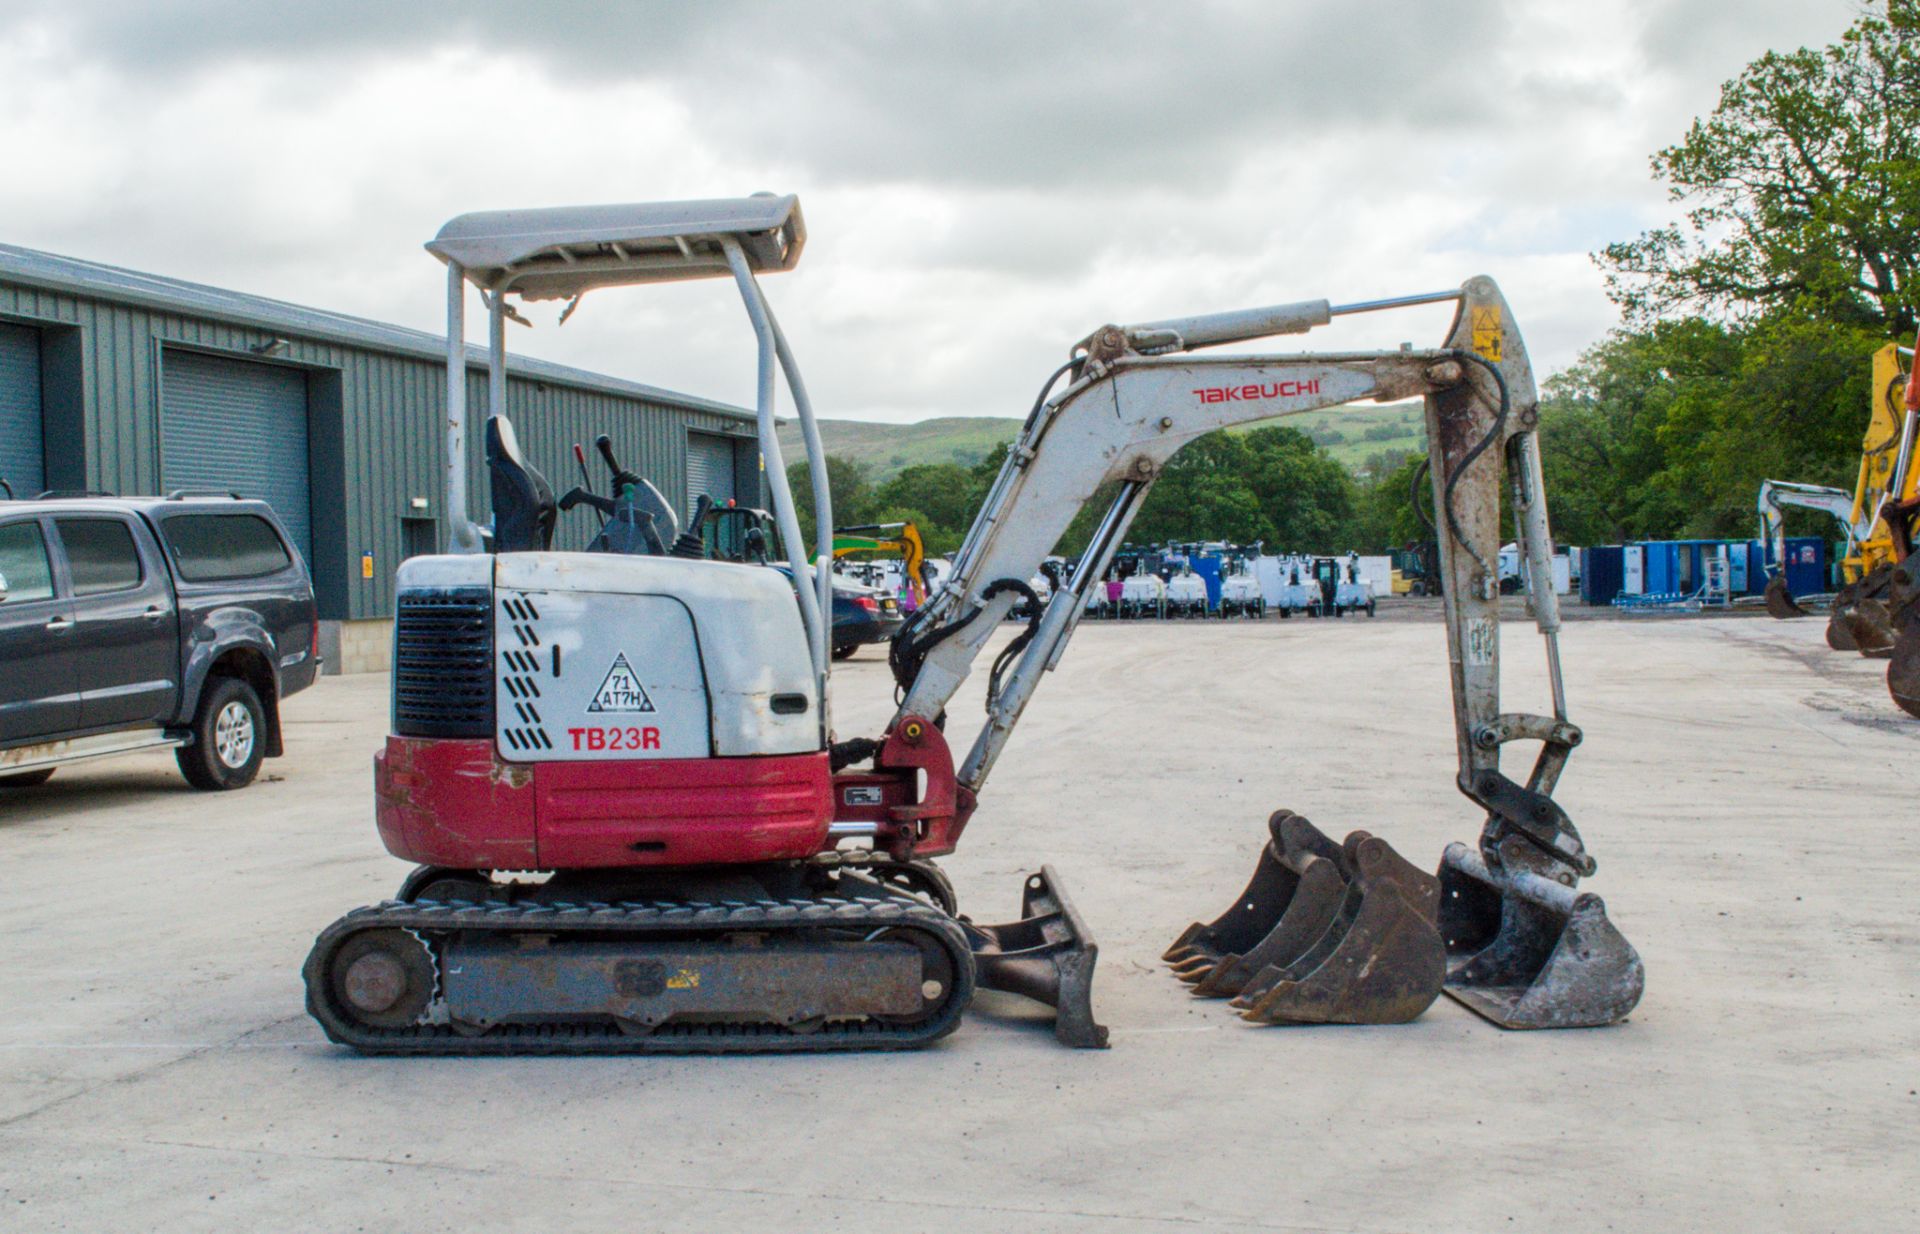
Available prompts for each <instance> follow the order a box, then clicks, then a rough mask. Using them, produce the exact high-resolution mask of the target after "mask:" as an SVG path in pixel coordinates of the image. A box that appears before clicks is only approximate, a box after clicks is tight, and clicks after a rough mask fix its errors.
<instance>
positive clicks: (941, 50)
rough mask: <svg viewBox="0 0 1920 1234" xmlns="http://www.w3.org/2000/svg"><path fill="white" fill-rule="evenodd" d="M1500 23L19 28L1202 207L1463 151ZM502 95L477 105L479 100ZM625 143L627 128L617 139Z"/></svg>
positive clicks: (233, 20) (1203, 10) (589, 12)
mask: <svg viewBox="0 0 1920 1234" xmlns="http://www.w3.org/2000/svg"><path fill="white" fill-rule="evenodd" d="M1500 7H1501V6H1498V5H1493V4H1480V5H1435V4H1431V3H1427V2H1425V0H1409V2H1406V3H1401V4H1396V5H1372V6H1368V10H1367V16H1366V18H1365V19H1364V20H1359V21H1356V20H1355V16H1356V14H1355V9H1354V8H1353V7H1352V6H1349V5H1345V4H1318V5H1313V6H1311V7H1305V6H1297V5H1289V6H1281V5H1274V4H1269V3H1259V2H1254V0H1239V2H1232V0H1214V2H1212V3H1205V4H1190V5H1172V6H1167V5H1158V6H1152V7H1147V6H1140V7H1135V8H1129V7H1128V6H1124V5H1113V4H1107V3H1094V2H1092V0H1086V2H1082V3H1048V4H1032V3H1022V4H1008V3H980V4H960V3H932V2H929V0H918V2H911V3H902V2H894V3H867V4H856V3H841V4H835V5H831V6H799V5H789V4H779V3H772V2H769V0H746V2H742V3H734V4H724V5H723V4H687V5H681V4H671V5H669V4H660V3H626V4H605V3H580V2H555V0H547V2H545V3H538V4H528V3H525V2H517V3H510V2H507V0H473V2H471V3H464V4H458V5H454V4H431V5H429V4H412V3H403V4H393V3H391V2H390V0H388V2H375V0H333V2H332V3H328V4H324V5H322V4H304V5H286V6H269V5H265V4H234V3H231V2H230V0H229V2H224V3H222V2H218V0H174V2H173V3H154V2H153V0H119V2H117V3H116V2H113V0H92V2H91V3H89V2H86V0H81V2H80V3H72V2H71V0H69V2H67V3H53V2H51V0H27V3H26V4H25V5H24V6H22V7H18V8H15V9H14V10H13V11H14V12H15V14H16V16H15V18H14V21H15V22H16V24H17V23H20V22H23V21H35V22H40V23H44V24H47V25H49V26H51V27H52V28H54V29H56V30H59V31H61V32H63V34H64V35H65V37H66V39H67V41H68V43H69V45H70V48H71V50H72V51H73V52H74V53H75V54H76V55H78V56H80V57H82V58H88V57H93V58H98V59H101V60H104V61H107V62H109V63H110V64H111V65H112V66H113V67H114V68H116V69H117V70H119V71H122V72H127V73H136V74H143V75H147V76H150V77H153V78H156V79H159V80H165V79H169V78H171V79H176V80H177V79H179V78H181V77H183V76H191V75H192V74H195V73H198V72H201V71H205V70H207V69H210V68H215V67H219V66H223V65H229V64H232V63H235V62H248V61H269V62H281V63H288V62H303V61H306V62H311V61H328V60H337V61H351V60H355V59H362V58H368V57H378V56H393V55H397V54H417V53H418V52H420V51H422V50H423V49H426V48H429V47H434V46H450V45H468V46H479V47H482V48H485V49H487V50H490V51H496V52H520V53H523V54H525V55H528V56H530V57H532V58H535V59H537V60H538V61H539V62H541V63H542V64H543V65H544V66H545V68H546V70H547V71H548V72H549V73H551V74H553V75H555V76H559V77H574V78H596V79H619V80H627V81H656V82H660V83H663V84H667V85H670V86H671V87H672V88H673V89H674V90H675V92H676V94H677V95H679V96H680V97H682V98H684V99H685V100H686V102H687V103H688V104H689V105H690V106H691V107H692V108H693V109H694V111H695V114H696V115H698V116H699V117H700V118H701V121H702V124H703V125H704V126H705V127H706V128H707V129H708V131H710V132H711V133H712V134H713V136H714V139H715V140H716V141H721V142H726V143H728V144H730V145H731V146H733V147H735V148H737V149H739V150H741V151H742V153H743V154H745V155H747V156H748V157H760V158H767V157H774V158H786V159H797V160H799V161H800V162H801V163H803V164H804V166H805V167H806V169H807V170H808V171H809V172H810V173H812V174H814V175H815V176H816V177H818V180H817V182H818V183H823V184H833V183H852V184H859V183H885V182H899V181H912V182H920V183H930V184H970V185H981V184H985V185H1046V184H1078V185H1087V184H1094V185H1110V186H1114V187H1119V186H1122V185H1125V186H1138V185H1141V184H1143V183H1144V184H1168V185H1181V184H1185V185H1193V186H1196V187H1201V188H1204V185H1205V182H1206V180H1207V178H1208V177H1212V176H1218V175H1221V174H1223V173H1224V172H1226V171H1227V170H1229V169H1231V167H1232V166H1233V165H1234V163H1235V162H1236V160H1238V159H1239V158H1242V157H1245V156H1246V155H1247V153H1248V151H1249V149H1254V150H1259V149H1266V150H1270V151H1272V152H1273V154H1274V155H1275V156H1276V157H1284V155H1285V153H1286V151H1287V149H1288V147H1289V144H1290V142H1291V141H1292V140H1293V139H1294V137H1295V136H1296V135H1298V134H1301V133H1304V132H1309V131H1310V132H1312V133H1314V134H1316V135H1325V134H1326V133H1329V132H1346V133H1350V134H1352V135H1353V136H1354V138H1355V140H1361V139H1363V135H1364V134H1365V132H1366V131H1367V130H1368V128H1369V126H1371V125H1375V124H1379V123H1382V122H1389V121H1391V122H1396V123H1407V122H1410V123H1412V124H1414V125H1415V126H1417V127H1418V128H1419V129H1421V130H1423V131H1425V132H1428V133H1437V134H1444V133H1450V132H1460V131H1464V130H1467V129H1470V128H1472V127H1473V126H1475V125H1478V124H1482V123H1486V122H1489V121H1491V120H1492V119H1494V115H1495V113H1494V109H1496V108H1503V107H1505V108H1510V107H1511V105H1512V102H1513V98H1512V95H1511V93H1510V92H1507V93H1506V94H1505V95H1504V97H1503V93H1502V92H1501V91H1496V90H1489V89H1486V88H1483V84H1482V82H1483V79H1482V78H1481V77H1480V76H1478V75H1477V73H1476V69H1478V68H1483V67H1484V66H1486V65H1488V64H1490V63H1491V60H1492V57H1493V55H1494V53H1495V52H1496V50H1497V48H1498V45H1499V36H1500V32H1501V29H1502V14H1501V12H1500ZM484 88H485V83H484V82H476V83H475V89H476V95H479V94H480V93H482V92H483V91H484ZM605 123H606V124H607V126H608V128H609V131H610V134H617V131H618V127H619V126H618V119H617V118H615V117H610V118H607V119H606V121H605Z"/></svg>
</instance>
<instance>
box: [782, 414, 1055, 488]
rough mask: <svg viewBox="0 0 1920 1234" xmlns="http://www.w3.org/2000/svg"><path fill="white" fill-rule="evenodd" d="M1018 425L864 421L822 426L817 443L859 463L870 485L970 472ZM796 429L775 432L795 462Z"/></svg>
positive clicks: (982, 420) (972, 419)
mask: <svg viewBox="0 0 1920 1234" xmlns="http://www.w3.org/2000/svg"><path fill="white" fill-rule="evenodd" d="M1019 431H1020V421H1018V420H1014V419H1010V418H1008V417H1005V416H942V417H941V418H939V419H937V420H922V421H920V422H919V423H918V424H872V423H869V422H867V421H865V420H822V421H820V439H821V441H822V442H824V443H825V444H826V447H827V453H828V454H831V455H834V456H835V457H837V458H843V459H846V460H847V461H849V462H853V463H859V464H861V465H862V466H864V467H865V468H866V469H867V474H868V475H869V476H870V477H871V478H872V479H873V480H874V481H875V482H878V481H881V480H885V479H887V478H888V477H890V476H893V475H895V474H896V473H898V472H900V471H902V470H904V469H906V468H908V467H912V466H914V465H915V464H917V463H959V464H960V465H961V466H963V467H970V466H972V465H973V464H975V463H977V462H979V461H980V460H981V459H983V458H985V457H987V455H989V454H991V453H993V448H994V447H995V446H997V445H999V444H1000V443H1001V442H1003V441H1012V440H1013V435H1014V434H1015V433H1017V432H1019ZM799 448H800V425H799V424H798V423H797V422H793V421H789V422H788V423H786V424H784V425H782V426H781V427H780V449H781V450H782V451H783V452H784V453H785V454H786V456H787V457H788V458H796V457H798V455H797V453H796V451H798V450H799Z"/></svg>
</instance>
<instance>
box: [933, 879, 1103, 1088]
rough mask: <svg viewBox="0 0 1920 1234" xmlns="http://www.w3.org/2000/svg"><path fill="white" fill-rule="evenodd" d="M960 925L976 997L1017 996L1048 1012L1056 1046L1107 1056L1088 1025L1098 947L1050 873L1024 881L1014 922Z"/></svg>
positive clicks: (1097, 1028)
mask: <svg viewBox="0 0 1920 1234" xmlns="http://www.w3.org/2000/svg"><path fill="white" fill-rule="evenodd" d="M961 924H962V925H963V926H964V927H965V929H966V932H967V939H968V942H969V943H970V944H971V945H972V948H973V964H974V972H975V981H976V983H977V984H978V985H979V987H980V988H981V989H986V990H1002V991H1005V992H1006V993H1009V994H1019V995H1021V996H1023V997H1026V998H1031V999H1033V1000H1035V1001H1037V1002H1042V1003H1045V1004H1046V1005H1047V1006H1049V1007H1052V1008H1053V1009H1054V1012H1055V1016H1054V1021H1053V1035H1054V1037H1055V1038H1057V1039H1058V1040H1059V1042H1060V1044H1061V1045H1067V1046H1073V1047H1075V1048H1077V1049H1083V1050H1104V1049H1106V1048H1107V1030H1106V1026H1105V1025H1103V1024H1100V1023H1098V1022H1096V1021H1095V1020H1094V1018H1093V966H1094V964H1095V962H1096V961H1098V960H1099V958H1100V945H1099V944H1098V943H1096V942H1094V941H1093V934H1092V933H1091V932H1090V931H1089V930H1088V929H1087V926H1086V923H1085V922H1084V921H1082V920H1081V919H1080V914H1079V912H1077V911H1076V910H1075V909H1074V907H1073V901H1071V900H1069V899H1068V898H1067V892H1066V889H1065V888H1064V887H1062V886H1061V885H1060V875H1059V874H1057V873H1055V872H1054V868H1053V867H1052V866H1041V867H1040V872H1039V873H1038V874H1030V875H1028V876H1027V882H1026V886H1025V887H1024V888H1023V890H1022V891H1021V895H1020V920H1018V921H1014V922H1009V923H1007V924H1006V925H991V926H981V925H975V924H973V923H972V922H971V921H968V920H966V918H964V917H963V918H961Z"/></svg>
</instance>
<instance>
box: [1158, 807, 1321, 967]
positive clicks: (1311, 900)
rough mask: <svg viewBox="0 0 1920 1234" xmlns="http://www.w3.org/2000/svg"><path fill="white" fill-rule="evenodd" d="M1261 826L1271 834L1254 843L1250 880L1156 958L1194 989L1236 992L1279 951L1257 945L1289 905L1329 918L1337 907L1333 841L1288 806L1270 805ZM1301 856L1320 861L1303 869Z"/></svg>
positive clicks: (1300, 911)
mask: <svg viewBox="0 0 1920 1234" xmlns="http://www.w3.org/2000/svg"><path fill="white" fill-rule="evenodd" d="M1267 830H1268V831H1269V833H1271V835H1272V839H1271V840H1270V841H1269V842H1268V843H1267V844H1265V845H1263V846H1262V847H1261V849H1260V860H1259V862H1258V863H1257V864H1256V865H1255V866H1254V869H1253V879H1252V881H1251V882H1249V883H1248V884H1247V889H1246V890H1245V891H1243V892H1241V893H1240V897H1239V899H1237V900H1235V901H1234V902H1233V905H1232V906H1231V907H1230V908H1228V909H1227V911H1226V912H1224V913H1222V914H1220V915H1219V916H1218V917H1216V918H1214V919H1213V920H1212V921H1211V922H1207V923H1204V924H1203V923H1201V922H1197V921H1196V922H1195V923H1194V924H1192V925H1190V926H1188V927H1187V928H1186V931H1185V932H1184V933H1182V934H1181V935H1180V937H1179V938H1177V939H1175V940H1174V944H1173V946H1171V947H1169V948H1167V951H1166V954H1165V955H1164V956H1162V957H1161V958H1162V959H1164V960H1165V961H1166V962H1167V963H1168V964H1171V965H1172V966H1173V975H1174V976H1176V977H1178V978H1179V979H1180V980H1182V981H1184V982H1186V983H1187V984H1189V985H1191V986H1193V987H1194V992H1195V993H1196V994H1206V995H1214V996H1225V995H1230V994H1238V993H1239V992H1240V987H1241V986H1242V985H1244V984H1246V980H1247V978H1249V977H1251V976H1253V974H1255V973H1257V972H1259V971H1260V970H1261V969H1262V968H1265V967H1267V965H1268V964H1270V963H1272V962H1273V960H1274V958H1276V957H1277V956H1278V955H1279V954H1281V953H1279V952H1276V951H1274V950H1273V949H1272V948H1269V947H1265V946H1264V945H1263V944H1266V943H1267V942H1268V941H1269V940H1273V939H1274V936H1275V935H1276V933H1278V932H1279V926H1280V924H1281V921H1282V918H1283V917H1284V916H1285V915H1286V914H1287V913H1288V912H1289V911H1292V912H1294V913H1295V914H1296V915H1298V916H1302V917H1309V916H1324V917H1328V918H1330V917H1331V916H1332V914H1333V912H1334V910H1335V909H1336V908H1337V907H1338V906H1339V899H1340V894H1341V891H1342V890H1343V888H1344V883H1345V880H1344V879H1343V878H1342V877H1341V876H1340V875H1339V873H1338V869H1339V863H1340V861H1341V860H1342V854H1341V852H1340V846H1339V845H1338V844H1335V843H1334V842H1333V841H1332V840H1330V839H1328V838H1327V837H1326V836H1325V835H1322V834H1321V832H1320V831H1319V829H1318V828H1316V827H1315V826H1314V825H1313V824H1312V823H1310V822H1308V821H1307V820H1306V819H1304V818H1302V817H1300V816H1299V815H1298V814H1295V813H1294V812H1293V811H1291V810H1279V811H1276V812H1275V813H1274V814H1273V816H1272V817H1270V818H1269V819H1268V820H1267ZM1308 854H1312V855H1315V856H1319V857H1323V858H1325V859H1326V860H1327V864H1326V865H1324V866H1314V867H1308V866H1307V864H1306V862H1305V861H1304V860H1303V858H1304V856H1306V855H1308ZM1303 871H1307V872H1306V873H1305V874H1304V875H1303ZM1296 928H1297V926H1296ZM1283 941H1284V940H1276V942H1283ZM1256 954H1257V955H1258V957H1259V958H1258V959H1257V960H1256V959H1255V956H1256Z"/></svg>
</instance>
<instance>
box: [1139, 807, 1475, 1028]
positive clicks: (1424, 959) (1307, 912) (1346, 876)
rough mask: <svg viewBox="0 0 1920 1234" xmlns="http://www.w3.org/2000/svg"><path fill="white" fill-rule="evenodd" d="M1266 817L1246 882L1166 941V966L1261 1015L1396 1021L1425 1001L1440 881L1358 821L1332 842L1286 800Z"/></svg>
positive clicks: (1435, 965)
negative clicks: (1235, 895)
mask: <svg viewBox="0 0 1920 1234" xmlns="http://www.w3.org/2000/svg"><path fill="white" fill-rule="evenodd" d="M1267 826H1268V829H1269V831H1270V832H1271V833H1272V840H1271V841H1270V842H1269V843H1268V844H1267V845H1265V846H1264V847H1263V848H1262V849H1261V853H1260V861H1259V864H1258V865H1257V866H1256V867H1255V869H1254V874H1253V880H1252V882H1250V883H1249V884H1248V885H1247V890H1246V891H1245V892H1244V893H1243V894H1242V895H1241V896H1240V898H1239V899H1237V900H1236V901H1234V904H1233V907H1231V908H1229V909H1228V910H1227V911H1226V912H1225V913H1223V914H1221V915H1220V917H1218V918H1216V919H1215V920H1214V921H1212V922H1210V923H1207V924H1199V923H1196V924H1194V925H1192V926H1189V927H1188V928H1187V930H1186V932H1185V933H1183V934H1182V935H1181V936H1180V938H1179V939H1178V940H1176V941H1175V943H1174V945H1173V946H1172V947H1170V948H1168V950H1167V952H1166V955H1165V957H1164V958H1165V959H1166V960H1167V962H1168V963H1169V964H1171V965H1172V966H1173V970H1174V975H1175V976H1176V977H1178V978H1179V979H1180V980H1182V981H1184V982H1187V983H1188V984H1189V985H1192V986H1193V988H1194V993H1196V994H1201V995H1208V996H1215V997H1220V996H1235V997H1234V998H1233V1002H1232V1004H1231V1005H1232V1006H1233V1007H1234V1008H1236V1009H1237V1010H1239V1011H1240V1013H1241V1015H1242V1016H1244V1017H1245V1018H1246V1019H1249V1020H1255V1021H1259V1022H1261V1023H1269V1024H1295V1023H1297V1024H1321V1023H1332V1024H1398V1023H1403V1022H1405V1021H1407V1020H1411V1019H1413V1018H1414V1017H1416V1016H1418V1015H1419V1014H1420V1013H1421V1012H1423V1011H1425V1010H1426V1009H1427V1008H1428V1007H1429V1006H1431V1005H1432V1003H1433V1000H1434V999H1435V998H1437V997H1439V994H1440V985H1441V980H1442V978H1443V977H1444V975H1445V953H1444V949H1443V947H1442V945H1441V942H1440V936H1439V933H1438V931H1437V930H1436V928H1435V925H1434V914H1435V908H1436V905H1437V902H1438V897H1439V884H1438V882H1437V881H1436V880H1435V879H1434V878H1433V877H1432V876H1431V875H1429V874H1427V873H1426V872H1425V871H1423V870H1420V869H1417V868H1416V867H1414V866H1413V865H1412V864H1410V863H1409V862H1407V861H1406V860H1405V859H1404V858H1402V857H1401V856H1400V855H1399V854H1397V853H1395V852H1394V851H1393V849H1392V848H1391V847H1390V846H1389V845H1388V844H1387V842H1386V841H1385V840H1382V839H1379V838H1378V837H1376V836H1371V835H1368V834H1367V833H1366V832H1364V831H1356V832H1354V833H1352V834H1351V835H1349V836H1348V837H1347V840H1346V843H1345V844H1335V843H1334V842H1333V841H1332V840H1331V839H1329V838H1328V837H1327V836H1326V835H1325V834H1323V833H1322V832H1321V831H1320V830H1319V829H1318V828H1316V827H1315V826H1314V825H1313V824H1312V823H1310V822H1308V821H1307V820H1306V819H1305V818H1302V817H1301V816H1300V815H1298V814H1294V813H1293V812H1291V811H1289V810H1281V811H1279V812H1278V813H1276V814H1274V815H1273V817H1272V818H1271V819H1269V820H1268V823H1267Z"/></svg>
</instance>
